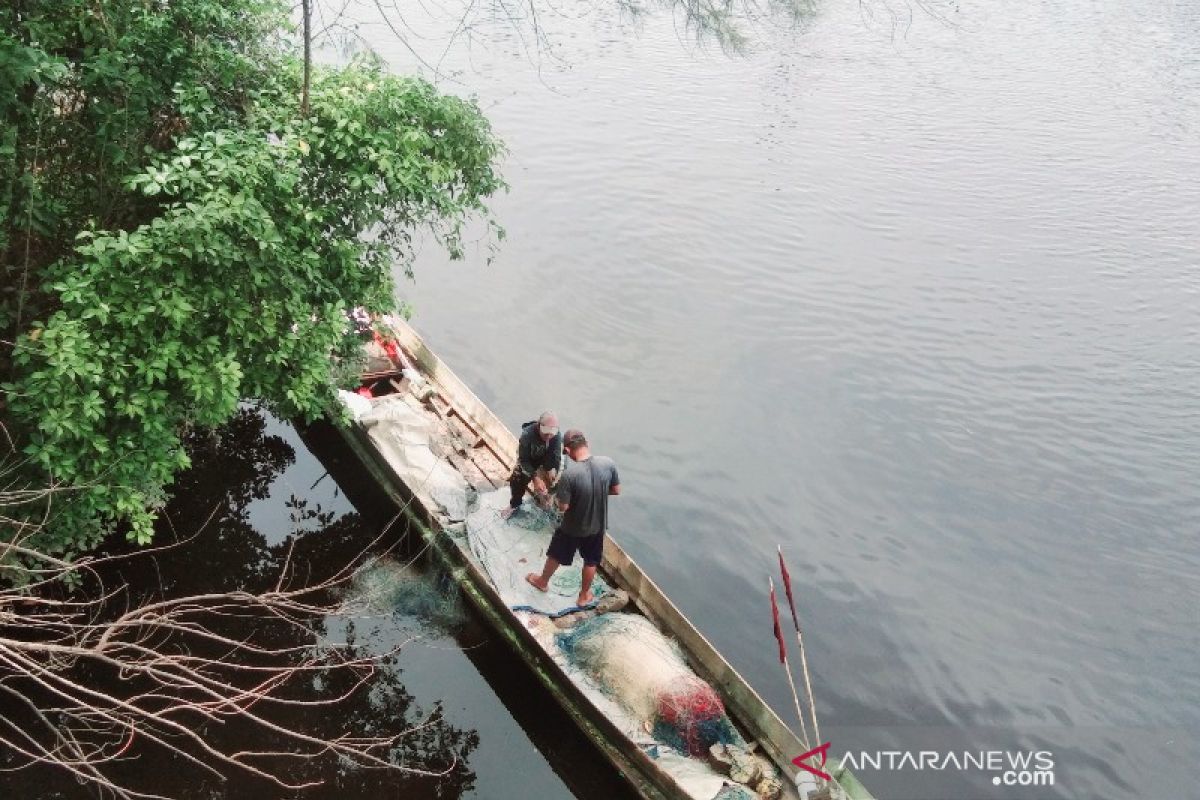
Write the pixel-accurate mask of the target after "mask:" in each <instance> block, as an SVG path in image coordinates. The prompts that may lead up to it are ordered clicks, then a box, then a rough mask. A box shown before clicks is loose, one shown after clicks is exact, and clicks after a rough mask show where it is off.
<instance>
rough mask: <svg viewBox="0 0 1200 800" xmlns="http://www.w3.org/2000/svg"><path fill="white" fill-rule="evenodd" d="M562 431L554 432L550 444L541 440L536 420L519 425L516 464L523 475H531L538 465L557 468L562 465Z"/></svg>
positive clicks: (550, 468)
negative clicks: (519, 432) (519, 433)
mask: <svg viewBox="0 0 1200 800" xmlns="http://www.w3.org/2000/svg"><path fill="white" fill-rule="evenodd" d="M562 458H563V433H562V431H561V430H560V431H559V432H558V433H556V434H554V438H553V439H551V440H550V444H546V443H545V442H543V441H542V437H541V435H540V434H538V424H537V420H534V421H533V422H526V423H525V424H524V425H522V426H521V438H520V439H519V440H518V443H517V464H518V465H519V467H520V469H521V472H523V473H524V474H525V475H533V473H535V472H537V470H538V468H539V467H542V468H544V469H546V470H558V469H561V467H562Z"/></svg>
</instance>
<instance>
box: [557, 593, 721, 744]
mask: <svg viewBox="0 0 1200 800" xmlns="http://www.w3.org/2000/svg"><path fill="white" fill-rule="evenodd" d="M558 645H559V647H561V648H562V650H563V653H564V654H565V655H566V657H567V658H568V659H569V660H570V661H571V662H572V663H573V664H575V665H576V666H578V667H579V668H580V669H582V670H583V671H584V672H585V673H586V674H587V675H588V676H589V677H590V678H591V679H592V680H593V681H594V682H595V683H596V684H597V686H599V687H600V689H601V690H602V691H604V692H605V693H606V694H608V695H609V696H611V697H613V698H614V699H615V700H617V701H618V702H619V703H620V704H621V705H622V706H624V707H625V708H626V709H627V710H628V711H629V712H630V713H632V714H633V715H634V716H635V717H637V718H638V720H639V721H640V722H641V724H642V725H643V726H645V727H647V728H648V729H649V730H650V732H651V735H652V736H653V737H654V738H655V739H657V740H658V741H660V742H662V743H663V744H666V745H669V746H671V747H673V748H675V749H676V750H678V751H680V752H682V753H687V754H688V755H691V756H698V757H703V756H706V755H707V754H708V748H709V747H711V746H712V745H714V744H717V743H718V742H719V743H725V744H730V743H738V744H741V743H742V741H741V738H740V737H739V736H738V734H737V732H736V731H735V730H734V728H733V725H732V724H731V723H730V722H729V718H728V717H727V716H726V714H725V706H724V704H723V703H722V702H721V697H720V695H718V694H717V693H716V691H715V690H714V689H713V688H712V687H711V686H709V685H708V684H707V683H705V682H704V681H703V680H701V679H700V677H699V676H697V675H696V674H695V673H694V672H692V670H691V669H690V668H689V667H688V665H687V663H686V662H685V661H684V659H683V655H682V654H681V653H680V651H679V648H678V646H677V645H675V643H674V642H672V641H671V640H670V639H668V638H667V637H665V636H664V635H663V634H662V633H661V632H660V631H659V630H658V629H657V628H655V627H654V625H653V624H652V623H651V622H650V621H649V620H647V619H646V618H645V617H642V616H638V615H635V614H605V615H602V616H598V617H595V618H593V619H590V620H587V621H585V622H582V623H580V624H579V625H578V626H577V627H576V628H575V629H574V630H572V631H569V632H567V633H563V634H560V635H559V636H558Z"/></svg>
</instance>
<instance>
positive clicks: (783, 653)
mask: <svg viewBox="0 0 1200 800" xmlns="http://www.w3.org/2000/svg"><path fill="white" fill-rule="evenodd" d="M767 586H768V587H770V592H771V616H772V617H773V618H774V620H775V640H776V641H778V642H779V660H780V661H781V662H783V671H784V672H786V673H787V679H788V686H790V687H791V689H792V702H794V703H795V704H796V717H797V718H798V719H799V720H800V734H801V735H800V741H801V742H803V743H804V749H805V750H808V749H810V748H811V747H812V745H811V744H809V741H808V728H807V727H806V726H805V724H804V712H803V711H802V710H801V709H800V695H799V693H797V692H796V681H795V680H794V679H793V678H792V666H791V664H789V663H788V657H787V647H786V646H785V645H784V643H783V632H782V631H781V630H780V629H779V607H778V606H777V605H776V604H775V581H774V579H772V578H770V577H768V578H767Z"/></svg>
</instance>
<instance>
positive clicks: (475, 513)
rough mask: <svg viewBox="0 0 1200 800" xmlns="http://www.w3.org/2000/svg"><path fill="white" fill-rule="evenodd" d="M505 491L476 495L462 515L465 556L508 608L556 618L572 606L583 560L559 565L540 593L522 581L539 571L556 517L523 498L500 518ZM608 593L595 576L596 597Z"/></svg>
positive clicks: (601, 579) (579, 581) (577, 588)
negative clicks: (513, 510) (466, 545)
mask: <svg viewBox="0 0 1200 800" xmlns="http://www.w3.org/2000/svg"><path fill="white" fill-rule="evenodd" d="M509 497H510V495H509V491H508V487H505V488H503V489H500V490H498V491H494V492H484V493H482V494H480V495H479V497H478V502H477V504H476V506H475V508H474V510H472V511H471V513H470V514H468V515H467V541H468V543H469V546H470V550H471V556H472V558H474V560H475V561H476V563H478V564H479V565H480V566H481V567H482V568H483V570H484V572H486V573H487V575H488V578H489V579H490V580H491V582H492V585H494V586H495V587H496V590H497V591H498V592H499V593H500V597H501V598H503V599H504V602H505V604H506V605H507V606H508V607H509V608H521V609H527V610H531V611H536V612H537V613H540V614H560V613H562V612H564V611H567V610H570V609H573V608H577V607H578V606H577V605H576V600H577V599H578V597H579V590H580V588H581V584H582V581H583V559H582V558H581V557H580V556H579V555H578V554H577V555H576V556H575V561H574V563H572V564H571V565H569V566H560V567H559V568H558V569H557V570H556V571H555V573H554V577H552V578H551V579H550V587H549V590H548V591H545V592H540V591H538V590H537V589H535V588H534V587H532V586H530V585H529V584H528V583H526V582H525V576H526V575H528V574H529V573H530V572H535V573H540V572H541V571H542V566H543V565H544V564H545V563H546V548H547V547H548V546H549V544H550V536H551V535H552V534H553V533H554V528H555V527H556V526H557V525H558V520H559V515H558V513H557V512H554V511H545V510H542V509H540V508H538V507H537V506H536V505H535V504H534V503H532V502H531V501H530V500H528V499H526V500H525V503H524V504H523V505H522V506H521V508H520V510H518V511H517V513H515V514H513V515H512V516H511V517H509V518H508V519H504V518H503V517H502V516H501V515H500V514H501V512H502V511H504V510H505V509H506V508H508V500H509ZM608 591H610V590H609V586H608V584H607V583H605V581H604V579H603V578H601V577H600V576H599V575H597V576H596V579H595V582H594V583H593V584H592V593H593V594H594V595H595V596H596V598H597V599H599V598H600V597H602V596H603V595H604V594H605V593H607V592H608Z"/></svg>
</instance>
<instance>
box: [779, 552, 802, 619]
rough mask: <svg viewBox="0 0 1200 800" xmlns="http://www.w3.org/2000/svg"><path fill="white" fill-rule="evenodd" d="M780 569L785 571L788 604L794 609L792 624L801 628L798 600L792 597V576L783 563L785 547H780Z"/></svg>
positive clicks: (785, 590) (784, 589)
mask: <svg viewBox="0 0 1200 800" xmlns="http://www.w3.org/2000/svg"><path fill="white" fill-rule="evenodd" d="M779 571H780V572H781V573H783V591H784V592H786V593H787V599H788V606H790V607H791V609H792V624H794V625H795V626H796V630H800V616H799V615H798V614H797V613H796V601H795V600H793V599H792V576H791V575H789V574H788V571H787V564H784V563H783V548H780V549H779Z"/></svg>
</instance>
